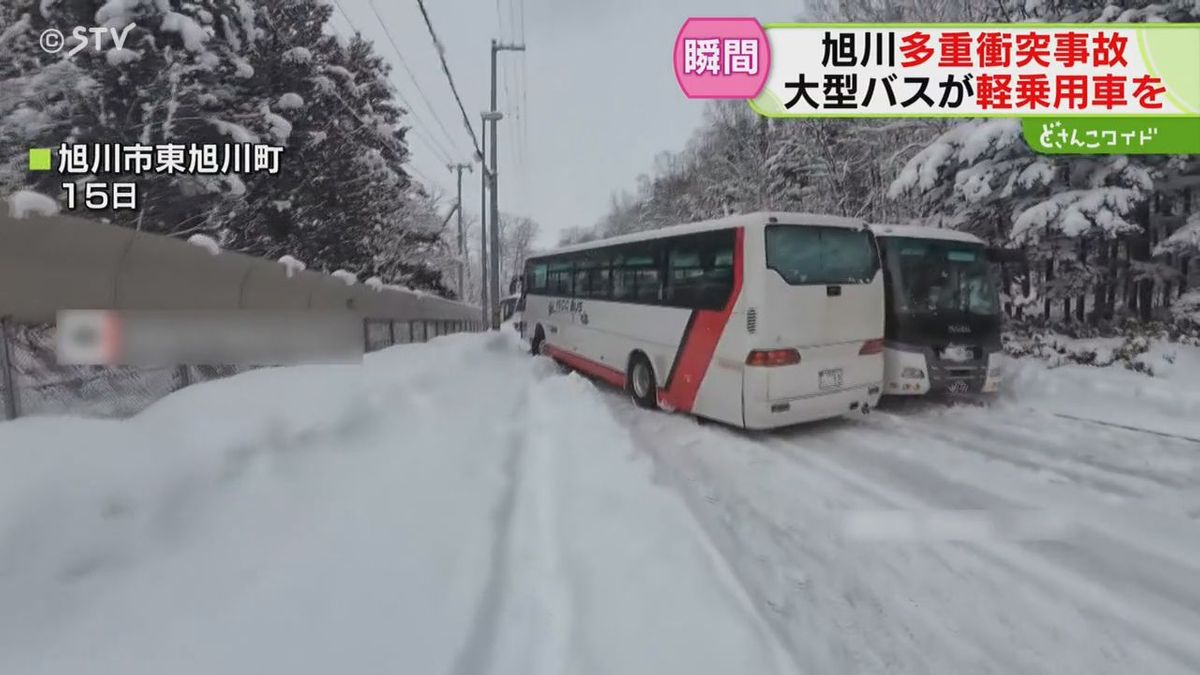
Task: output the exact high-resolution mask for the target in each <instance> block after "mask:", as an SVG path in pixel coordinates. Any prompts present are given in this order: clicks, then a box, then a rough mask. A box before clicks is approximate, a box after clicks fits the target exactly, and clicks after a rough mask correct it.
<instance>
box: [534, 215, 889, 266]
mask: <svg viewBox="0 0 1200 675" xmlns="http://www.w3.org/2000/svg"><path fill="white" fill-rule="evenodd" d="M772 218H774V219H775V220H771V219H772ZM772 222H778V223H780V224H784V225H819V226H826V227H847V228H853V229H859V228H863V227H866V226H867V223H866V221H864V220H861V219H858V218H845V217H842V216H828V215H824V214H819V213H796V212H789V211H758V212H756V213H745V214H738V215H733V216H725V217H724V218H716V219H713V220H703V221H700V222H695V223H686V224H683V225H671V226H669V227H662V228H659V229H656V230H646V231H644V232H634V233H632V234H622V235H619V236H616V237H608V238H607V239H597V240H595V241H589V242H584V243H582V244H571V245H570V246H563V247H560V248H556V249H553V250H550V251H546V252H544V253H539V254H537V255H534V256H530V257H531V258H543V257H546V256H550V255H557V254H560V253H573V252H575V251H587V250H591V249H593V248H599V247H601V246H614V245H617V244H628V243H632V242H635V241H647V240H652V239H662V238H664V237H674V236H678V235H682V234H694V233H696V232H707V231H709V230H721V229H725V228H729V227H743V226H747V225H767V224H769V223H772Z"/></svg>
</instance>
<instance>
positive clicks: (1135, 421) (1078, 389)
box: [1005, 338, 1200, 438]
mask: <svg viewBox="0 0 1200 675" xmlns="http://www.w3.org/2000/svg"><path fill="white" fill-rule="evenodd" d="M1086 342H1088V343H1089V344H1090V346H1091V347H1092V348H1093V349H1094V350H1095V351H1096V353H1097V355H1098V358H1101V359H1102V358H1105V357H1106V356H1108V355H1111V354H1112V352H1113V351H1114V350H1117V349H1119V348H1120V344H1121V341H1120V340H1119V339H1115V338H1114V339H1096V340H1090V341H1086ZM1135 358H1136V360H1137V363H1138V364H1140V365H1141V367H1143V368H1145V369H1147V370H1149V371H1150V372H1153V373H1154V376H1153V377H1151V376H1148V375H1145V374H1143V373H1138V372H1134V371H1132V370H1129V369H1126V368H1119V367H1111V368H1097V367H1095V366H1089V365H1079V364H1069V365H1060V366H1057V367H1056V366H1055V364H1054V363H1053V362H1047V361H1043V360H1040V359H1009V360H1008V366H1007V368H1008V372H1009V375H1008V378H1009V387H1008V389H1009V391H1008V393H1007V394H1006V395H1005V396H1006V398H1011V400H1013V401H1016V402H1020V403H1021V404H1023V405H1028V406H1032V407H1036V408H1039V409H1042V410H1045V411H1047V412H1054V413H1060V414H1068V415H1073V416H1077V417H1083V418H1086V419H1092V420H1100V421H1105V422H1111V423H1115V424H1124V425H1126V426H1133V427H1139V428H1143V429H1152V430H1156V431H1163V432H1166V433H1174V434H1179V435H1183V436H1190V437H1192V438H1200V347H1192V346H1188V345H1182V344H1174V343H1170V342H1167V341H1165V340H1156V341H1153V342H1151V343H1150V346H1149V349H1148V350H1147V351H1146V352H1145V353H1143V354H1140V355H1138V356H1136V357H1135Z"/></svg>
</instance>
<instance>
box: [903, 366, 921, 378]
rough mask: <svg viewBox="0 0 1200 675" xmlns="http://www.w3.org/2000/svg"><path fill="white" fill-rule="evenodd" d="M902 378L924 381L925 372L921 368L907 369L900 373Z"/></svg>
mask: <svg viewBox="0 0 1200 675" xmlns="http://www.w3.org/2000/svg"><path fill="white" fill-rule="evenodd" d="M900 377H902V378H904V379H906V380H923V379H925V371H923V370H921V369H920V368H905V369H903V370H901V371H900Z"/></svg>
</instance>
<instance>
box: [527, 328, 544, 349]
mask: <svg viewBox="0 0 1200 675" xmlns="http://www.w3.org/2000/svg"><path fill="white" fill-rule="evenodd" d="M545 341H546V334H545V333H543V332H542V327H541V326H538V327H537V330H536V331H534V333H533V340H531V341H530V342H529V353H530V354H531V355H533V356H538V355H539V354H541V353H542V343H543V342H545Z"/></svg>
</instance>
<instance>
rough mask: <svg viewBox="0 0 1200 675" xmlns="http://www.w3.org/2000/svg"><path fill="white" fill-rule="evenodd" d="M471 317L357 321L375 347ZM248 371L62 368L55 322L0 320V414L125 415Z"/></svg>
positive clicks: (450, 328)
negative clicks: (194, 386) (190, 388)
mask: <svg viewBox="0 0 1200 675" xmlns="http://www.w3.org/2000/svg"><path fill="white" fill-rule="evenodd" d="M477 329H478V323H477V322H471V321H454V320H442V319H429V320H416V321H388V320H375V319H366V320H364V321H363V346H364V348H365V350H366V351H368V352H370V351H375V350H378V349H383V348H385V347H390V346H392V345H399V344H408V343H413V342H425V341H427V340H430V339H432V338H435V337H438V336H439V335H449V334H451V333H461V332H468V331H475V330H477ZM244 370H248V368H246V367H237V366H178V367H173V368H137V367H118V366H62V365H59V364H58V360H57V358H56V356H55V334H54V326H53V325H49V324H41V325H36V326H30V325H22V324H17V323H14V322H12V321H7V320H0V420H11V419H15V418H17V417H22V416H27V415H61V414H70V415H77V416H85V417H128V416H130V415H133V414H135V413H137V412H139V411H141V410H143V409H145V408H146V407H147V406H149V405H150V404H151V403H153V402H154V401H156V400H158V399H160V398H162V397H164V396H166V395H167V394H170V393H171V392H173V391H175V390H177V389H181V388H183V387H186V386H188V385H190V384H195V383H198V382H205V381H208V380H213V379H219V378H222V377H227V376H229V375H234V374H236V373H239V372H242V371H244Z"/></svg>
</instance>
